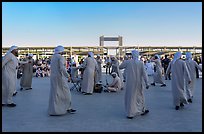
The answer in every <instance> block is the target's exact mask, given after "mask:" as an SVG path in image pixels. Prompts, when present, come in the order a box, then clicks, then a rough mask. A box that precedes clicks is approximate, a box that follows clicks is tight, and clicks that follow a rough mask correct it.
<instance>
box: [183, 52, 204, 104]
mask: <svg viewBox="0 0 204 134" xmlns="http://www.w3.org/2000/svg"><path fill="white" fill-rule="evenodd" d="M185 62H186V65H187V68H188V70H189V73H190V77H191V83H190V84H188V81H186V93H187V99H188V102H190V103H192V99H193V94H194V90H195V89H194V86H195V80H196V67H197V68H198V69H199V70H200V71H201V72H202V68H201V67H200V66H199V65H198V63H197V62H196V61H194V60H192V54H191V52H187V53H186V60H185ZM186 80H187V79H186Z"/></svg>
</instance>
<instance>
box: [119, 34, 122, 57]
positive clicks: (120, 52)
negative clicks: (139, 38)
mask: <svg viewBox="0 0 204 134" xmlns="http://www.w3.org/2000/svg"><path fill="white" fill-rule="evenodd" d="M118 41H119V57H120V56H121V55H122V48H121V47H122V46H123V38H122V36H118Z"/></svg>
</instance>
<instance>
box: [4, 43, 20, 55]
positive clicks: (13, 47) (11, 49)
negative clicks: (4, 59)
mask: <svg viewBox="0 0 204 134" xmlns="http://www.w3.org/2000/svg"><path fill="white" fill-rule="evenodd" d="M14 49H18V47H17V46H15V45H13V46H11V47H10V49H9V50H8V51H7V52H6V54H5V55H7V54H9V53H11V51H13V50H14Z"/></svg>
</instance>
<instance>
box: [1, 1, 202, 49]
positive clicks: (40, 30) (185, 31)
mask: <svg viewBox="0 0 204 134" xmlns="http://www.w3.org/2000/svg"><path fill="white" fill-rule="evenodd" d="M2 23H3V24H2V28H3V29H2V46H3V47H10V46H11V45H13V44H15V45H17V46H19V47H20V46H57V45H59V44H61V45H64V46H98V45H99V37H100V36H102V35H104V36H113V37H117V36H118V35H120V36H122V37H123V45H124V46H133V45H140V46H202V2H3V3H2ZM112 45H118V42H105V46H112Z"/></svg>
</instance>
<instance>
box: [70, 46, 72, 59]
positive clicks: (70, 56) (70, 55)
mask: <svg viewBox="0 0 204 134" xmlns="http://www.w3.org/2000/svg"><path fill="white" fill-rule="evenodd" d="M70 57H72V47H70Z"/></svg>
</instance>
